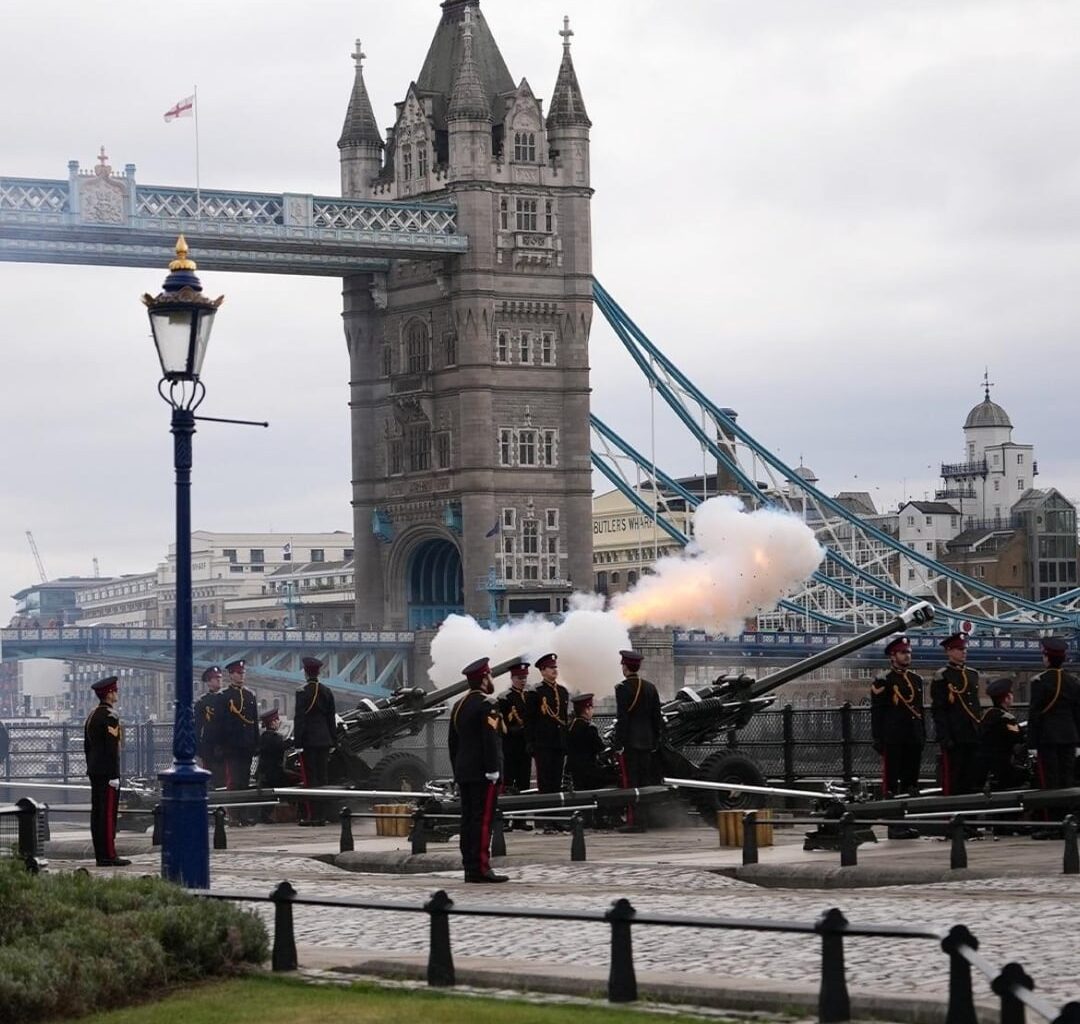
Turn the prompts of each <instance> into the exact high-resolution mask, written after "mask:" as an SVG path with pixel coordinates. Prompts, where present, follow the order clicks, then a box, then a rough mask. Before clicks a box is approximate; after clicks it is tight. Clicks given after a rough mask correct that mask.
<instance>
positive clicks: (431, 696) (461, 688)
mask: <svg viewBox="0 0 1080 1024" xmlns="http://www.w3.org/2000/svg"><path fill="white" fill-rule="evenodd" d="M520 661H521V658H520V657H518V658H510V659H509V660H508V661H500V662H499V664H498V665H493V666H492V667H491V669H490V672H491V675H492V677H495V676H501V675H504V674H505V673H507V672H509V671H510V669H512V668H513V667H514V666H515V665H517V664H518V663H519V662H520ZM468 688H469V680H468V679H459V680H458V681H457V682H456V683H451V684H450V685H449V686H443V687H441V688H440V689H438V690H432V691H430V692H429V693H425V694H424V696H423V699H422V700H421V701H420V703H419V705H418V706H417V709H418V710H420V711H426V710H427V709H428V708H433V707H435V706H436V705H437V704H443V703H445V702H446V701H448V700H451V699H452V698H454V697H456V696H457V695H458V694H459V693H464V692H465V691H466V690H467V689H468Z"/></svg>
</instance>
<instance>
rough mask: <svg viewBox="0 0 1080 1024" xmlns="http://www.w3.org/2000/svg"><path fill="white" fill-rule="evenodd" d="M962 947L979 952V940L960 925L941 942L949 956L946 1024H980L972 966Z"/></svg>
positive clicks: (950, 931) (954, 927)
mask: <svg viewBox="0 0 1080 1024" xmlns="http://www.w3.org/2000/svg"><path fill="white" fill-rule="evenodd" d="M961 946H967V947H968V949H971V950H977V949H978V948H979V940H978V939H976V938H975V936H974V935H972V934H971V932H969V931H968V930H967V928H965V927H964V926H963V925H962V924H958V925H954V926H953V927H952V928H950V929H949V934H948V935H946V936H945V938H943V939H942V940H941V948H942V949H943V950H944V951H945V952H946V953H948V954H949V1008H948V1010H947V1011H946V1012H945V1024H978V1017H977V1016H976V1015H975V997H974V996H973V995H972V992H971V964H970V962H969V961H968V959H967V957H965V956H964V955H963V954H962V953H961V952H960V947H961Z"/></svg>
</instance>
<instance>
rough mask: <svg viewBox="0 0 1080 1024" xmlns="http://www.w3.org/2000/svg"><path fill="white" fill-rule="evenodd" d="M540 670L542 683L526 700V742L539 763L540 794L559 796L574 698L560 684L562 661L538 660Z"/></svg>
mask: <svg viewBox="0 0 1080 1024" xmlns="http://www.w3.org/2000/svg"><path fill="white" fill-rule="evenodd" d="M536 667H537V668H538V669H539V670H540V683H539V685H538V686H537V687H536V689H535V690H529V691H527V693H526V697H525V742H526V743H527V744H528V748H529V750H530V752H531V753H532V756H533V757H534V758H535V759H536V788H537V790H538V791H539V792H541V793H558V792H559V791H560V790H561V789H562V777H563V767H564V765H565V763H566V725H567V717H568V714H569V710H568V705H569V703H570V694H569V693H568V692H567V689H566V687H565V686H563V685H562V684H561V683H559V660H558V658H557V657H556V656H555V655H554V654H545V655H543V657H540V658H537V659H536Z"/></svg>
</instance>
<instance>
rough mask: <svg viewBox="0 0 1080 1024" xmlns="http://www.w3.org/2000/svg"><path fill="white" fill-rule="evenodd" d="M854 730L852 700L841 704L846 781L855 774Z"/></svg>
mask: <svg viewBox="0 0 1080 1024" xmlns="http://www.w3.org/2000/svg"><path fill="white" fill-rule="evenodd" d="M853 740H854V730H853V728H852V722H851V701H849V700H846V701H844V703H843V704H841V705H840V761H841V765H842V767H841V772H842V774H843V778H844V781H845V782H850V781H851V780H852V778H854V776H855V749H854V742H853Z"/></svg>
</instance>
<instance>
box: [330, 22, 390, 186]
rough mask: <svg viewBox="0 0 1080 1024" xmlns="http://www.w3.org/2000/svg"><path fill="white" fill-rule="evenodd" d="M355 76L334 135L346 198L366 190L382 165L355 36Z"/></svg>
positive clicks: (379, 145)
mask: <svg viewBox="0 0 1080 1024" xmlns="http://www.w3.org/2000/svg"><path fill="white" fill-rule="evenodd" d="M352 56H353V60H355V61H356V78H355V79H354V81H353V91H352V95H351V96H350V97H349V109H348V110H347V111H346V113H345V125H344V127H343V128H342V129H341V138H340V139H338V150H339V151H340V159H341V194H342V195H343V196H344V197H346V198H361V197H363V196H366V195H368V194H369V193H370V189H371V183H372V182H373V181H374V180H375V178H376V177H378V174H379V170H380V168H381V167H382V153H383V140H382V135H381V134H380V133H379V127H378V125H377V124H376V123H375V112H374V111H373V110H372V109H371V100H370V99H369V98H368V94H367V87H366V86H365V85H364V67H363V62H364V56H365V54H364V51H363V50H362V49H361V48H360V40H359V39H357V40H356V52H355V53H353V55H352Z"/></svg>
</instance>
